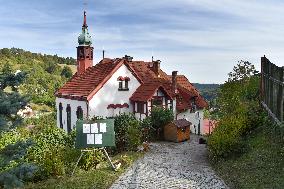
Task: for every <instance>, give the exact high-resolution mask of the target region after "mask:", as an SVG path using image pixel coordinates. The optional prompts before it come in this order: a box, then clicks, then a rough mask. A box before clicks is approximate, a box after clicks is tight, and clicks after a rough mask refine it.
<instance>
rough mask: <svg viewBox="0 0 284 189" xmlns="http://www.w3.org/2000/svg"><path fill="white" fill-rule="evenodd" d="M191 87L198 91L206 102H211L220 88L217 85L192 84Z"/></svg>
mask: <svg viewBox="0 0 284 189" xmlns="http://www.w3.org/2000/svg"><path fill="white" fill-rule="evenodd" d="M193 85H194V86H195V87H196V88H197V89H198V91H199V92H200V93H201V95H202V96H203V97H204V98H205V99H206V100H207V101H208V102H213V101H214V99H216V97H217V94H218V90H219V88H220V85H219V84H200V83H193Z"/></svg>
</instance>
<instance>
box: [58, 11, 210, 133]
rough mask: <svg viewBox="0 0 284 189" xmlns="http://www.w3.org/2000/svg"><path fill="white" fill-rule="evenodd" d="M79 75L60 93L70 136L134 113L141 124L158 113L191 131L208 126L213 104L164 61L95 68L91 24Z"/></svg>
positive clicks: (112, 62) (61, 119) (61, 121)
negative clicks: (84, 126) (94, 121)
mask: <svg viewBox="0 0 284 189" xmlns="http://www.w3.org/2000/svg"><path fill="white" fill-rule="evenodd" d="M78 43H79V46H78V47H77V72H76V73H75V74H74V75H73V77H72V78H71V79H70V80H69V81H68V82H67V83H66V84H65V85H64V86H63V87H61V88H60V89H59V90H58V91H57V92H56V93H55V95H56V108H57V126H58V127H60V128H62V129H64V130H66V131H67V132H70V131H71V130H72V129H73V128H75V125H76V121H77V120H78V119H90V118H93V117H97V116H98V117H103V118H107V117H114V116H116V115H119V114H121V113H132V114H134V115H135V117H136V118H137V119H144V118H145V117H147V116H149V115H150V114H151V109H152V108H153V107H162V108H165V109H171V110H172V111H173V113H174V116H175V119H182V118H186V119H187V120H188V121H190V122H191V123H192V126H191V131H192V132H196V129H197V128H198V127H200V128H201V129H200V132H201V134H202V133H203V131H202V128H203V127H202V126H203V109H204V108H205V107H206V106H207V102H206V101H205V100H204V98H203V97H202V96H201V95H200V94H199V92H198V91H197V90H196V88H195V87H194V86H193V85H192V84H191V83H190V82H189V81H188V79H187V78H186V77H185V76H184V75H178V74H177V71H173V72H172V74H171V75H167V74H166V73H165V72H163V71H162V70H161V68H160V64H161V62H160V61H151V62H144V61H134V60H133V58H132V57H130V56H125V57H123V58H115V59H110V58H103V59H102V60H101V61H100V62H99V63H97V64H95V65H93V47H92V39H91V36H90V34H89V32H88V26H87V23H86V12H85V13H84V23H83V26H82V33H81V34H80V36H79V37H78Z"/></svg>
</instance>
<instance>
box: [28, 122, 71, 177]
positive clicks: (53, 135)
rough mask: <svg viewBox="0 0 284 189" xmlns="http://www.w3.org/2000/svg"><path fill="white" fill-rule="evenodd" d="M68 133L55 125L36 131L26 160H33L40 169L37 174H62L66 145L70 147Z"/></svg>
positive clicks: (63, 171)
mask: <svg viewBox="0 0 284 189" xmlns="http://www.w3.org/2000/svg"><path fill="white" fill-rule="evenodd" d="M68 138H69V136H68V134H67V133H66V132H65V131H64V130H62V129H59V128H57V127H46V128H44V129H42V130H41V132H39V133H37V134H36V135H35V136H34V138H33V140H34V142H35V145H34V146H32V147H31V148H30V149H29V150H28V157H27V159H28V161H30V162H34V163H35V164H36V165H38V166H39V167H40V168H41V170H40V173H39V175H41V176H50V175H63V174H64V173H65V166H64V159H65V156H64V155H65V150H66V147H68V146H69V147H70V144H69V143H68V142H67V141H69V139H68Z"/></svg>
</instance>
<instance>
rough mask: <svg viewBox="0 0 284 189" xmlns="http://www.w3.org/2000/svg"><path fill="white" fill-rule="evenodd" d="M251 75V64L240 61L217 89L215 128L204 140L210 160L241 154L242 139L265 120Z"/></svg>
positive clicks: (252, 70) (257, 82) (256, 85)
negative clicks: (216, 120) (206, 139)
mask: <svg viewBox="0 0 284 189" xmlns="http://www.w3.org/2000/svg"><path fill="white" fill-rule="evenodd" d="M247 69H248V70H247ZM252 73H256V71H255V70H254V67H253V65H251V64H250V63H247V62H241V63H239V64H238V65H237V67H234V71H233V72H231V73H230V74H229V80H228V82H226V83H225V84H224V85H222V86H221V88H220V93H219V95H218V99H217V102H218V111H217V112H215V114H217V116H216V115H215V117H218V118H219V120H218V126H217V128H216V129H215V130H214V132H213V134H212V135H211V136H210V137H209V139H208V147H209V152H210V155H211V157H212V158H213V159H219V158H221V157H228V156H230V155H232V154H236V152H241V150H242V145H243V144H242V138H243V137H244V136H246V135H247V134H248V133H249V132H251V130H253V129H255V128H256V127H258V126H259V125H260V124H262V123H263V122H264V121H265V116H264V115H263V113H262V111H261V108H260V107H259V104H258V96H259V90H258V87H259V77H258V76H257V75H253V76H251V75H250V74H252Z"/></svg>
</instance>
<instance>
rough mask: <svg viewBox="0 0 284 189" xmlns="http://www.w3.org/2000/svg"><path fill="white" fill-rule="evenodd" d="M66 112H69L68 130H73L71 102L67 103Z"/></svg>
mask: <svg viewBox="0 0 284 189" xmlns="http://www.w3.org/2000/svg"><path fill="white" fill-rule="evenodd" d="M66 113H67V132H68V133H70V132H71V130H72V129H71V106H70V104H67V108H66Z"/></svg>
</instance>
